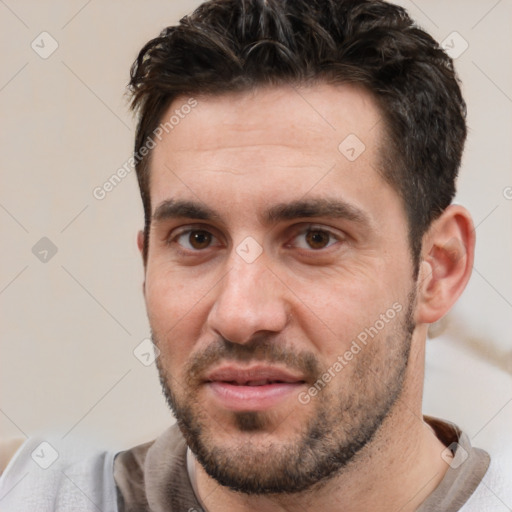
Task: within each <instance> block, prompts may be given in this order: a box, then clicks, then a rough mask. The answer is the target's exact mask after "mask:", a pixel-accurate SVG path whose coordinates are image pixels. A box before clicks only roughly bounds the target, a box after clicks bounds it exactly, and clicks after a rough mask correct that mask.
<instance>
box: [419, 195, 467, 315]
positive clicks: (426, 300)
mask: <svg viewBox="0 0 512 512" xmlns="http://www.w3.org/2000/svg"><path fill="white" fill-rule="evenodd" d="M474 253H475V228H474V226H473V221H472V219H471V215H470V214H469V212H468V211H467V210H466V209H465V208H464V207H462V206H459V205H450V206H448V208H446V210H445V211H444V212H443V213H442V214H441V216H440V217H439V218H438V219H436V220H435V221H434V222H433V223H432V225H431V227H430V228H429V230H428V232H427V233H426V234H425V235H424V237H423V246H422V251H421V261H420V272H419V276H418V302H417V308H416V321H417V322H418V323H424V324H430V323H433V322H436V321H437V320H439V319H440V318H442V317H443V316H444V315H445V314H446V313H447V312H448V311H449V310H450V308H451V307H452V306H453V304H455V302H456V301H457V299H458V298H459V296H460V295H461V293H462V292H463V291H464V288H465V287H466V284H467V283H468V281H469V278H470V277H471V271H472V269H473V260H474Z"/></svg>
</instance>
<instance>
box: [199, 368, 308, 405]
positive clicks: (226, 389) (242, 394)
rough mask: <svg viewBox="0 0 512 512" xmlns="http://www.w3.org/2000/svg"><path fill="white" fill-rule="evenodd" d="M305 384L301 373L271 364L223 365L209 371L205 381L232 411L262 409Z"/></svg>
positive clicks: (276, 403)
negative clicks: (294, 372) (249, 365)
mask: <svg viewBox="0 0 512 512" xmlns="http://www.w3.org/2000/svg"><path fill="white" fill-rule="evenodd" d="M305 384H306V380H305V378H304V377H303V376H301V375H296V374H293V373H290V372H289V371H288V370H285V369H282V368H278V367H270V366H251V367H240V366H234V365H226V366H222V367H219V368H217V369H215V370H213V371H212V372H210V373H209V374H208V375H207V376H206V379H205V385H206V387H207V389H208V390H209V392H210V394H211V395H212V398H213V400H214V401H215V402H216V403H217V405H220V406H221V407H223V408H224V409H227V410H231V411H263V410H267V409H270V408H272V407H275V406H276V405H280V404H282V402H283V401H285V400H286V399H289V398H290V397H291V396H293V395H294V394H295V395H296V394H297V392H298V390H299V388H300V387H302V386H304V385H305Z"/></svg>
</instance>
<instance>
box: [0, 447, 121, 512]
mask: <svg viewBox="0 0 512 512" xmlns="http://www.w3.org/2000/svg"><path fill="white" fill-rule="evenodd" d="M114 456H115V453H114V452H107V451H93V450H90V447H86V445H85V444H84V443H70V442H66V443H64V442H59V440H56V441H53V440H50V441H47V440H43V439H41V438H30V439H28V440H26V441H25V442H23V444H22V445H21V446H19V448H18V449H17V450H16V451H15V453H14V455H13V456H11V457H10V461H9V462H8V464H7V465H6V468H5V471H4V472H3V473H2V476H1V477H0V500H1V504H2V512H11V511H13V512H14V511H16V512H18V511H20V510H37V511H38V512H50V511H51V512H61V511H62V512H64V511H66V512H72V511H76V512H78V511H80V512H89V511H91V512H92V511H93V510H94V511H97V510H98V508H99V509H100V510H112V511H115V510H117V499H116V489H115V483H114V479H113V460H114Z"/></svg>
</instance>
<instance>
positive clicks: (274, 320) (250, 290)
mask: <svg viewBox="0 0 512 512" xmlns="http://www.w3.org/2000/svg"><path fill="white" fill-rule="evenodd" d="M230 262H231V263H232V264H231V265H230V267H229V270H228V272H227V274H226V275H225V276H224V278H223V279H222V280H221V282H220V283H219V285H218V287H217V288H216V293H217V295H216V297H215V302H214V303H213V306H212V308H211V310H210V312H209V315H208V327H209V329H210V330H211V331H213V332H215V334H216V335H221V336H222V337H223V338H225V339H227V340H229V341H231V342H233V343H240V344H244V343H247V342H248V341H250V340H251V339H252V338H253V337H254V336H255V335H257V334H258V335H261V334H263V333H274V334H275V333H278V332H280V331H282V330H283V329H284V327H285V326H286V323H287V321H288V318H289V315H288V304H287V301H286V291H287V289H286V286H285V285H284V284H283V283H282V282H281V281H280V279H279V278H278V277H277V275H276V274H275V273H274V272H273V271H272V270H271V269H270V268H269V267H268V266H267V264H266V262H265V258H264V257H260V258H258V260H256V261H255V262H252V263H247V262H245V261H244V260H243V259H242V258H240V256H238V254H236V253H234V254H233V257H232V258H230Z"/></svg>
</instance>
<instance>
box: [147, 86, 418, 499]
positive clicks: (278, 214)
mask: <svg viewBox="0 0 512 512" xmlns="http://www.w3.org/2000/svg"><path fill="white" fill-rule="evenodd" d="M187 100H188V98H180V99H177V100H176V101H175V102H174V103H173V105H172V106H171V108H170V109H169V112H168V113H167V114H166V115H165V116H164V118H165V119H167V118H168V117H170V116H171V114H172V113H173V112H174V111H175V110H176V109H179V108H180V106H181V105H184V104H186V103H187ZM196 100H197V105H196V106H195V108H194V109H193V110H192V111H190V113H188V114H187V115H186V116H183V118H182V119H180V122H179V124H176V125H175V126H174V127H173V129H172V131H169V133H168V134H166V135H165V136H164V137H163V138H162V140H161V141H159V142H158V143H157V145H156V147H155V148H154V150H153V154H152V161H151V171H150V172H151V183H150V193H151V201H152V221H151V229H150V236H149V251H148V260H147V265H146V278H145V298H146V304H147V310H148V315H149V320H150V324H151V328H152V332H153V339H154V342H155V344H156V345H157V346H158V348H159V350H160V356H159V358H158V360H157V362H158V368H159V372H160V378H161V382H162V386H163V389H164V392H165V394H166V396H167V399H168V401H169V404H170V406H171V407H172V409H173V411H174V413H175V415H176V417H177V419H178V423H179V425H180V428H181V430H182V432H183V434H184V436H185V438H186V440H187V443H188V444H189V446H190V447H191V448H192V450H193V452H194V453H195V455H196V457H197V458H198V460H199V461H200V462H201V464H202V465H203V467H204V468H205V470H206V471H207V472H208V473H209V474H210V476H212V477H213V478H215V479H216V480H217V481H219V482H220V483H221V484H223V485H226V486H228V487H231V488H232V489H236V490H239V491H242V492H245V493H270V492H273V493H275V492H297V491H301V490H304V489H306V488H308V487H310V486H312V485H314V484H316V483H317V482H321V481H325V480H326V479H328V478H329V477H332V476H333V475H335V474H337V473H339V472H340V471H342V470H343V468H344V467H345V466H346V465H347V463H348V462H349V461H351V460H353V459H354V458H357V456H358V454H360V452H361V450H362V448H363V447H365V446H366V445H368V443H370V441H371V439H372V438H373V436H374V435H375V433H376V432H377V431H378V429H379V427H380V426H381V424H382V422H383V420H384V419H385V418H386V417H387V416H388V415H389V413H390V411H392V410H393V405H394V404H395V403H396V400H397V398H398V397H399V396H400V393H401V392H402V391H403V387H404V385H406V384H407V382H406V381H405V380H404V379H405V370H406V367H407V362H408V356H409V347H410V341H411V335H412V332H413V330H414V323H413V309H414V293H413V292H412V290H414V289H415V283H414V281H413V278H412V274H413V265H412V262H411V260H410V251H409V245H408V240H407V235H406V233H407V222H406V217H405V213H404V210H403V206H402V204H401V202H400V200H399V197H398V195H397V193H396V192H395V191H394V190H393V189H392V188H391V187H390V186H389V185H387V184H386V182H385V181H384V180H383V178H382V177H381V176H380V174H379V172H378V169H379V160H380V158H379V155H380V153H379V145H380V144H381V141H382V130H383V129H384V128H383V124H384V123H382V122H381V120H380V116H379V111H378V108H377V106H376V104H375V102H374V101H373V100H372V98H371V96H370V95H369V94H368V93H366V92H365V91H362V90H360V89H357V88H354V87H352V86H348V85H347V86H345V85H344V86H336V87H334V86H328V85H315V86H313V87H309V88H303V89H294V88H292V87H285V86H283V87H274V88H268V89H259V90H256V91H252V92H246V93H237V94H229V95H224V96H215V97H197V98H196Z"/></svg>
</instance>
